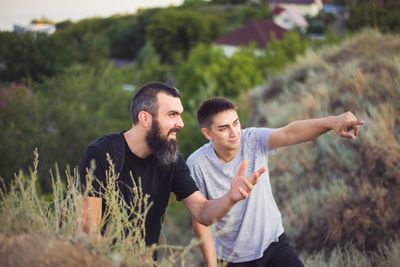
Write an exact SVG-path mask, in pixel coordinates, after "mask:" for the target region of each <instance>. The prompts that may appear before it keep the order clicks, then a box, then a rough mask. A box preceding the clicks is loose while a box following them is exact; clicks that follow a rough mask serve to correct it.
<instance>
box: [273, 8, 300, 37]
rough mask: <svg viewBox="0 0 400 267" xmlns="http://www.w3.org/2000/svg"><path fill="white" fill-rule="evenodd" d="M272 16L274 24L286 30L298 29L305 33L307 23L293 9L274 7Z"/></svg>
mask: <svg viewBox="0 0 400 267" xmlns="http://www.w3.org/2000/svg"><path fill="white" fill-rule="evenodd" d="M272 14H273V20H274V23H275V24H276V25H279V26H281V27H282V28H284V29H286V30H292V29H295V28H298V29H300V30H301V32H303V33H304V32H306V31H307V27H308V22H307V21H306V19H305V18H304V17H303V16H302V15H301V14H300V13H299V11H298V10H297V9H295V8H292V7H286V8H283V7H280V6H276V7H274V9H273V10H272Z"/></svg>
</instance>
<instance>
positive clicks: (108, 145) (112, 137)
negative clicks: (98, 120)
mask: <svg viewBox="0 0 400 267" xmlns="http://www.w3.org/2000/svg"><path fill="white" fill-rule="evenodd" d="M114 141H118V142H123V136H122V134H121V133H110V134H105V135H102V136H100V137H98V138H96V139H94V140H93V141H92V142H90V144H89V145H88V148H95V149H97V150H100V151H102V152H104V153H108V152H110V151H111V149H112V142H114Z"/></svg>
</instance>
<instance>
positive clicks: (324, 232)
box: [251, 30, 400, 251]
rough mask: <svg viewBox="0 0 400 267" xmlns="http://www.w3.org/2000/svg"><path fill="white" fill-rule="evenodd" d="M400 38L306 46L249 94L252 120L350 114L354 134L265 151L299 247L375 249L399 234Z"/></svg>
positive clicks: (279, 122)
mask: <svg viewBox="0 0 400 267" xmlns="http://www.w3.org/2000/svg"><path fill="white" fill-rule="evenodd" d="M399 74H400V36H394V35H383V34H380V33H378V32H376V31H371V30H369V31H365V32H362V33H361V34H359V35H357V36H355V37H354V38H352V39H351V40H349V41H347V42H344V43H343V44H341V45H340V46H338V47H331V48H328V49H324V50H323V51H320V52H319V53H318V54H315V53H308V54H307V55H306V56H305V57H304V58H302V59H300V60H298V63H297V64H295V65H293V66H292V67H291V68H290V70H289V71H288V72H286V73H285V74H284V75H282V76H281V77H278V78H276V79H274V80H273V81H271V82H270V83H269V84H268V85H267V86H266V87H265V88H262V89H259V90H256V91H255V92H254V93H253V95H252V107H253V111H252V113H253V114H252V116H251V124H252V125H260V126H264V125H267V126H268V127H280V126H283V125H285V124H286V123H288V122H290V121H293V120H296V119H304V118H312V117H322V116H327V115H336V114H340V113H342V112H345V111H347V110H351V111H353V112H354V113H355V114H356V115H357V116H358V117H359V118H360V119H362V120H365V121H366V124H365V125H364V126H363V127H362V129H361V134H360V138H359V139H358V140H356V141H352V140H344V139H341V138H339V137H337V136H336V135H335V134H333V133H328V134H326V135H324V136H323V137H321V138H319V139H317V140H316V141H313V142H308V143H306V144H301V145H297V146H294V147H290V148H283V149H280V150H281V151H279V153H277V155H276V156H273V157H270V171H271V177H272V178H271V181H272V183H273V187H274V194H275V197H276V198H277V201H278V205H279V206H280V208H281V211H282V214H283V217H284V222H285V228H286V231H287V232H288V233H289V235H291V237H293V238H294V240H295V243H296V246H297V248H298V249H302V250H307V251H319V250H321V249H325V250H326V249H328V250H329V249H333V248H335V247H337V246H343V245H344V244H347V243H354V244H355V245H356V247H357V248H358V249H360V250H368V251H372V250H376V249H377V248H378V247H379V245H380V244H382V243H385V242H387V240H390V239H393V238H394V237H395V236H396V234H397V233H399V231H400V216H399V215H398V214H399V211H400V78H399V77H400V76H399Z"/></svg>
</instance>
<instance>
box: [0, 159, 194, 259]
mask: <svg viewBox="0 0 400 267" xmlns="http://www.w3.org/2000/svg"><path fill="white" fill-rule="evenodd" d="M38 163H39V160H38V153H37V151H35V152H34V163H33V168H31V170H30V173H29V175H24V174H23V173H22V172H20V173H19V174H18V175H16V176H15V179H14V181H13V182H12V184H11V185H10V187H9V188H7V189H2V190H1V191H0V221H1V224H0V262H3V263H4V262H5V260H4V257H5V254H4V253H5V251H8V252H7V253H9V251H13V250H14V252H15V250H18V249H20V248H19V247H18V246H15V247H13V246H14V245H15V244H17V243H18V242H15V240H14V239H15V237H19V238H20V239H21V240H25V242H26V243H27V244H30V246H29V245H27V247H26V249H27V250H28V251H26V252H24V251H21V255H22V254H23V253H27V254H29V250H31V251H32V250H34V247H35V244H32V243H34V242H37V240H40V238H39V239H38V237H43V240H47V241H48V240H52V239H61V240H62V241H65V242H67V243H69V244H73V246H72V247H70V248H68V249H69V250H71V249H73V247H79V248H80V249H82V254H83V255H86V254H85V253H84V252H85V250H88V251H94V252H95V253H98V254H99V255H103V256H105V258H106V259H108V260H109V262H110V264H112V265H114V266H152V264H153V261H152V255H153V252H154V251H155V250H156V249H157V250H158V251H159V252H160V253H159V254H160V255H161V258H160V260H159V266H173V265H174V264H180V265H185V263H186V258H187V255H188V253H189V252H190V251H191V250H192V248H193V247H194V246H196V245H197V244H198V242H197V241H196V240H192V242H191V243H190V244H188V245H186V246H172V245H169V244H167V243H166V242H165V243H164V244H162V245H160V246H158V247H156V246H153V247H146V246H145V242H144V235H145V219H146V214H147V212H148V210H149V209H150V208H151V203H149V200H148V199H149V197H148V195H145V194H144V193H143V192H142V190H141V186H140V184H138V185H136V184H135V186H134V187H133V188H132V191H133V197H134V199H133V201H132V204H133V205H131V206H130V205H128V204H127V203H126V202H125V201H124V200H123V199H122V197H121V195H120V194H118V193H117V190H116V188H115V184H116V183H115V181H116V179H117V178H118V174H116V173H115V171H114V165H113V163H112V161H111V160H110V159H109V163H110V168H109V170H108V171H107V173H106V179H107V185H106V186H105V187H104V188H103V190H102V192H104V194H103V195H102V197H103V198H104V199H105V202H106V210H105V213H104V216H103V217H102V218H103V219H102V220H101V223H100V227H99V228H98V229H97V233H95V234H93V235H89V236H87V235H84V234H83V233H82V232H81V231H80V230H79V229H80V226H79V225H80V223H81V218H82V199H83V198H84V197H87V196H89V195H91V194H92V193H95V192H94V189H93V188H92V187H91V186H90V184H91V180H92V179H93V168H91V169H90V170H89V171H88V175H87V184H88V185H89V186H87V187H86V189H85V190H84V191H83V192H82V191H81V187H80V184H79V177H78V172H77V170H76V169H75V170H74V171H73V172H70V171H69V170H67V171H66V172H65V179H64V180H65V182H63V179H62V178H61V176H60V172H59V170H58V169H56V170H55V172H54V175H52V187H53V188H52V189H53V191H52V195H51V196H44V195H42V194H41V192H40V190H39V187H38V173H37V168H38ZM139 183H140V179H139ZM96 193H100V192H96ZM100 194H101V193H100ZM106 218H107V219H106ZM105 225H106V227H105V228H104V229H105V231H104V233H103V234H102V235H101V234H100V229H102V228H103V227H104V226H105ZM99 236H101V238H99ZM13 238H14V239H13ZM10 240H11V241H10ZM17 240H18V238H17ZM53 243H54V242H53ZM54 246H56V247H57V246H60V248H63V247H64V245H62V244H59V243H57V242H55V243H54ZM77 253H78V254H79V252H77ZM14 254H15V253H14ZM14 254H13V253H11V255H14ZM64 255H65V256H66V255H68V252H67V251H65V254H64ZM88 255H89V254H87V255H86V256H85V257H87V258H88V257H89V256H88ZM36 256H37V258H36V259H35V258H34V255H33V256H32V257H33V260H38V261H39V260H40V258H41V257H43V254H39V255H36ZM59 257H60V260H61V259H62V257H63V254H61V255H59ZM14 260H15V259H14ZM102 260H103V261H104V259H102ZM92 261H93V262H91V263H92V266H93V265H95V264H100V258H96V257H94V258H92ZM14 263H15V262H14ZM85 266H86V265H85ZM89 266H90V264H89Z"/></svg>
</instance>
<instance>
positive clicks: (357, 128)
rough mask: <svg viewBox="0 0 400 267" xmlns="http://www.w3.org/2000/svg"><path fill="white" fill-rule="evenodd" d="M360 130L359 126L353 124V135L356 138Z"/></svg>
mask: <svg viewBox="0 0 400 267" xmlns="http://www.w3.org/2000/svg"><path fill="white" fill-rule="evenodd" d="M359 132H360V126H354V136H355V137H356V138H357V137H358V133H359Z"/></svg>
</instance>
